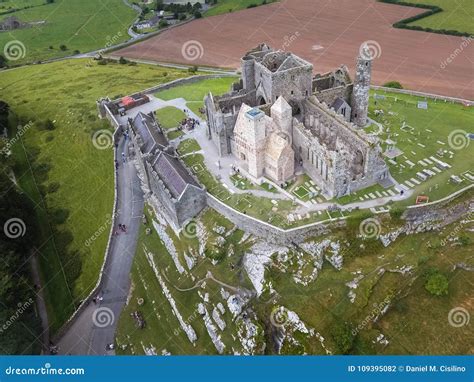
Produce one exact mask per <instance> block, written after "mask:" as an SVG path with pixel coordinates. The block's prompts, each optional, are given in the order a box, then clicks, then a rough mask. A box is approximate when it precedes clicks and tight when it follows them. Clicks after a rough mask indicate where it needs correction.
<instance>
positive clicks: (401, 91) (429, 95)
mask: <svg viewBox="0 0 474 382" xmlns="http://www.w3.org/2000/svg"><path fill="white" fill-rule="evenodd" d="M370 88H371V89H373V90H382V91H386V92H389V93H399V94H408V95H414V96H420V97H426V98H431V99H434V100H442V101H450V102H454V103H463V104H465V103H467V104H470V105H474V101H471V100H468V99H464V98H456V97H448V96H443V95H439V94H432V93H424V92H418V91H416V90H409V89H395V88H387V87H385V86H376V85H371V86H370Z"/></svg>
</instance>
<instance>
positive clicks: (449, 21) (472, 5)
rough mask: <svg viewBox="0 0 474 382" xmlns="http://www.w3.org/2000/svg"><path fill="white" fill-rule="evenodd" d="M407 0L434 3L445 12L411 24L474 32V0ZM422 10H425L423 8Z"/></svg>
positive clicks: (418, 2)
mask: <svg viewBox="0 0 474 382" xmlns="http://www.w3.org/2000/svg"><path fill="white" fill-rule="evenodd" d="M407 2H409V3H416V4H425V5H434V6H438V7H440V8H441V9H442V10H443V12H440V13H436V14H434V15H431V16H428V17H425V18H422V19H420V20H417V21H414V22H412V23H410V24H409V25H416V26H420V27H424V28H431V29H445V30H456V31H459V32H467V33H471V34H472V33H474V23H473V19H474V2H473V1H472V0H456V1H453V0H412V1H407ZM420 11H421V12H423V10H420Z"/></svg>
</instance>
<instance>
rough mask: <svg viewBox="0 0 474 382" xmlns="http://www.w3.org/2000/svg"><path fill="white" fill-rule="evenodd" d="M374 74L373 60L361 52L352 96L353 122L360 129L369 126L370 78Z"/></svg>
mask: <svg viewBox="0 0 474 382" xmlns="http://www.w3.org/2000/svg"><path fill="white" fill-rule="evenodd" d="M371 74H372V58H371V57H370V55H367V54H364V52H361V53H360V54H359V57H358V58H357V64H356V75H355V78H354V87H353V89H352V95H351V107H352V112H351V121H352V122H353V123H355V124H356V125H357V126H359V127H364V126H365V125H367V122H368V119H367V112H368V109H369V91H370V78H371Z"/></svg>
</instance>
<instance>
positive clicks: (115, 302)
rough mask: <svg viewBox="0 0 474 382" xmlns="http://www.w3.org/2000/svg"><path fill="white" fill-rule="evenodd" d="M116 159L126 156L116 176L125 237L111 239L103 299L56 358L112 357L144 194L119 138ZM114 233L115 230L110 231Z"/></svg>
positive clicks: (82, 316) (77, 323) (64, 340)
mask: <svg viewBox="0 0 474 382" xmlns="http://www.w3.org/2000/svg"><path fill="white" fill-rule="evenodd" d="M117 150H118V155H117V156H118V157H120V156H121V153H122V152H125V153H126V156H127V161H126V163H124V164H122V163H120V166H119V168H118V172H117V186H118V187H117V211H116V212H117V220H116V221H117V223H121V224H125V225H126V227H127V232H126V233H123V232H122V233H120V234H118V235H114V236H113V237H112V240H111V243H110V256H109V259H108V261H107V266H106V267H105V269H104V273H103V278H104V279H103V283H102V285H103V287H102V290H101V291H100V293H99V296H100V297H101V298H103V300H102V301H100V302H97V303H93V302H91V303H89V305H88V306H87V307H86V308H85V309H84V310H83V311H82V312H81V313H79V314H78V316H77V317H75V319H74V322H73V323H72V325H71V327H69V328H68V330H67V331H66V333H65V334H64V335H63V336H62V337H61V339H60V340H59V342H58V344H57V345H58V347H59V354H62V355H66V354H70V355H84V354H90V355H103V354H110V355H112V354H114V351H107V350H106V346H107V345H108V344H111V343H114V338H115V331H116V328H117V323H118V320H119V317H120V313H121V311H122V309H123V306H124V304H125V302H126V299H127V295H128V291H129V288H130V270H131V266H132V261H133V257H134V255H135V250H136V246H137V242H138V233H139V228H140V224H141V218H142V215H143V205H144V200H143V192H142V190H141V188H140V180H139V178H138V175H137V170H136V168H135V165H134V164H133V162H132V161H131V160H129V159H128V155H127V152H128V149H127V146H126V142H125V141H124V139H123V138H122V139H121V141H120V142H119V146H118V149H117ZM113 229H114V231H115V230H116V229H117V228H116V227H113Z"/></svg>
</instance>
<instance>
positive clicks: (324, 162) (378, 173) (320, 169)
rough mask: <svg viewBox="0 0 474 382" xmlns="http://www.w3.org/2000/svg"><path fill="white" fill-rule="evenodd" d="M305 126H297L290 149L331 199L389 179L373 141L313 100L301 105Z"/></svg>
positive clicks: (386, 169)
mask: <svg viewBox="0 0 474 382" xmlns="http://www.w3.org/2000/svg"><path fill="white" fill-rule="evenodd" d="M304 107H305V126H303V125H301V124H297V125H296V126H295V128H294V132H293V147H294V150H295V152H296V155H297V159H298V160H299V161H300V160H301V161H302V164H303V168H304V169H305V170H306V172H307V173H308V175H309V176H310V177H311V178H313V179H314V180H315V182H316V183H317V184H318V185H319V186H320V187H321V188H322V189H323V190H324V191H325V192H326V193H328V194H329V195H330V196H336V197H339V196H342V195H345V194H346V193H348V192H352V191H355V190H359V189H361V188H365V187H368V186H370V185H373V184H375V183H376V182H377V181H378V180H379V179H380V178H381V177H386V176H388V168H387V166H386V164H385V162H384V161H383V159H382V158H381V154H380V151H379V148H378V147H377V145H376V143H375V141H374V140H373V139H372V138H371V137H368V136H366V135H365V133H364V132H361V131H358V130H356V129H355V128H354V127H352V125H351V124H350V123H347V122H346V121H345V119H344V117H343V116H341V115H338V114H336V113H335V112H334V111H332V110H326V109H325V108H323V105H321V104H320V103H319V102H318V100H316V99H315V98H312V99H311V100H310V101H307V102H305V103H304Z"/></svg>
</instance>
